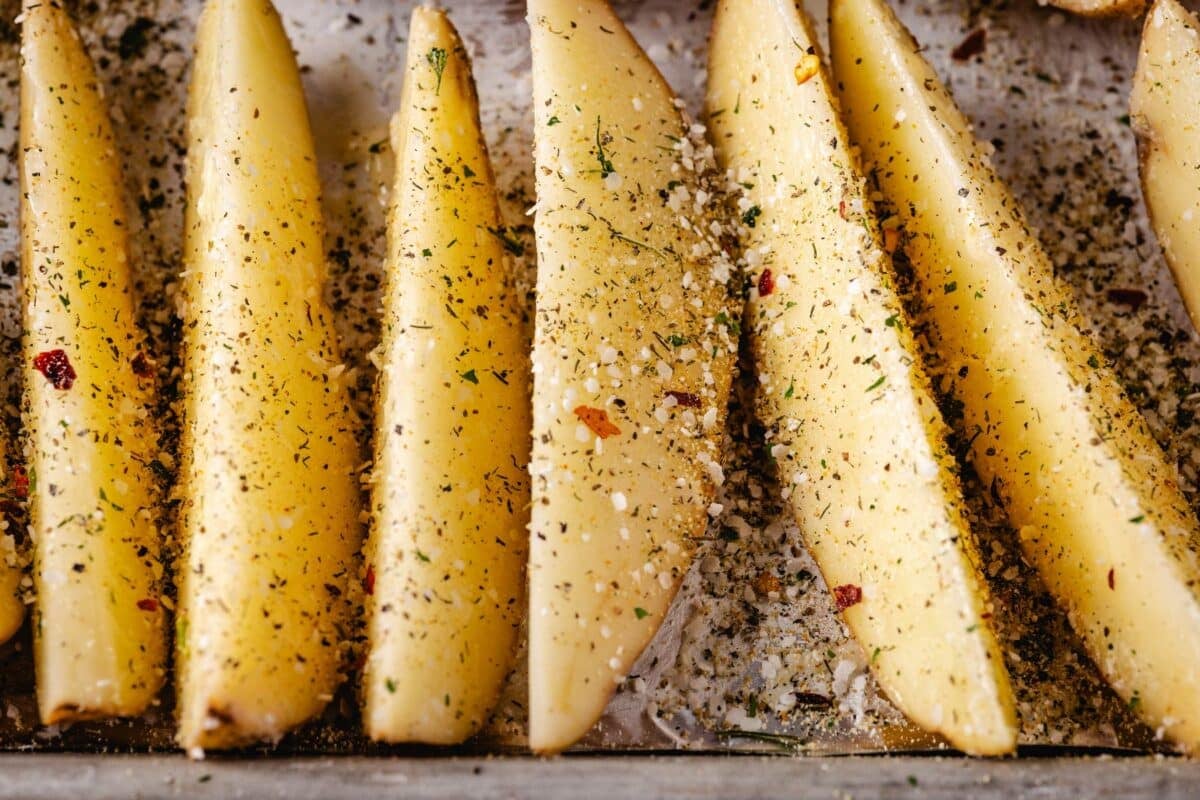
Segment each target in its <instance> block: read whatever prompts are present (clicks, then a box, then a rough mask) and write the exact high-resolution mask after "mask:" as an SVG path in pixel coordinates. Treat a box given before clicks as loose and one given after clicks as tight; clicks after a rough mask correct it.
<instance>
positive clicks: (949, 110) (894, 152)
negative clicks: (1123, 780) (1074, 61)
mask: <svg viewBox="0 0 1200 800" xmlns="http://www.w3.org/2000/svg"><path fill="white" fill-rule="evenodd" d="M831 17H832V25H831V40H832V43H833V47H832V50H833V52H832V55H833V67H834V75H835V76H836V80H837V82H838V87H839V90H840V94H841V100H842V102H843V104H844V108H845V112H846V120H847V125H848V127H849V130H850V134H851V138H852V139H853V141H854V143H855V144H856V145H858V146H860V147H861V148H862V152H863V156H864V159H865V162H866V164H867V165H868V166H869V168H870V169H871V170H872V172H873V175H874V178H875V180H876V181H877V182H878V184H879V187H880V189H881V190H882V192H883V194H884V196H885V197H886V198H887V199H888V201H889V202H890V203H891V204H892V205H893V206H894V207H895V208H896V209H897V212H898V216H899V222H900V223H901V225H902V226H903V240H904V247H905V251H906V253H907V255H908V258H909V260H910V261H911V263H912V266H913V269H914V271H915V275H916V278H917V283H918V291H917V302H918V303H920V304H921V305H922V306H923V308H924V313H925V315H926V316H927V318H928V320H929V321H930V322H931V323H932V330H931V337H930V338H931V345H932V347H933V349H934V350H935V352H936V353H937V354H938V357H939V359H940V360H941V361H942V362H943V365H944V370H945V374H946V375H947V376H948V377H949V376H953V380H952V383H951V385H950V386H949V388H950V390H951V392H952V394H953V395H954V397H955V398H957V399H958V400H959V401H960V402H961V403H962V406H963V415H964V416H963V422H962V425H963V429H964V430H965V431H966V432H967V434H968V436H969V437H970V438H971V442H972V444H971V448H970V453H969V457H970V458H971V460H972V462H973V464H974V465H975V468H976V469H977V470H978V472H979V474H980V476H981V478H982V479H983V482H984V484H985V485H989V486H991V487H992V491H993V493H994V494H995V495H996V496H997V497H998V498H999V499H1000V500H1001V501H1002V502H1003V504H1004V506H1005V508H1006V510H1007V512H1008V515H1009V519H1010V520H1011V522H1012V523H1013V525H1014V526H1015V527H1016V528H1017V529H1018V531H1019V534H1020V538H1021V544H1022V547H1023V549H1024V552H1025V556H1026V558H1027V559H1028V560H1029V561H1030V562H1031V563H1032V564H1033V565H1034V566H1036V567H1037V569H1038V571H1039V572H1040V573H1041V575H1042V577H1043V579H1044V580H1045V582H1046V585H1047V587H1048V588H1049V589H1050V591H1051V592H1052V593H1053V594H1054V595H1055V596H1056V598H1057V599H1058V601H1059V602H1060V603H1061V604H1062V605H1063V607H1064V608H1065V609H1066V610H1067V613H1068V615H1069V617H1070V619H1071V622H1072V624H1073V625H1074V627H1075V628H1076V630H1077V631H1078V632H1079V634H1080V635H1081V637H1082V638H1083V640H1084V643H1085V645H1086V647H1087V649H1088V651H1089V652H1090V654H1091V656H1092V658H1093V659H1094V660H1095V662H1096V664H1097V665H1098V666H1099V668H1100V670H1101V671H1102V672H1103V673H1104V675H1105V677H1106V678H1107V679H1108V680H1109V682H1110V683H1111V684H1112V686H1113V688H1114V689H1115V690H1116V691H1117V692H1118V693H1119V694H1120V695H1121V696H1122V697H1123V698H1124V699H1125V700H1126V701H1127V702H1128V704H1129V706H1130V707H1131V708H1132V709H1133V710H1135V711H1137V712H1138V713H1139V715H1140V716H1141V717H1142V718H1143V719H1144V720H1146V721H1147V722H1148V723H1149V724H1150V725H1151V727H1153V728H1161V730H1162V731H1163V732H1164V733H1165V735H1166V736H1168V737H1170V738H1172V739H1174V740H1176V741H1178V742H1179V743H1180V744H1182V745H1183V746H1184V747H1187V748H1189V749H1190V748H1194V747H1195V746H1196V745H1197V744H1200V600H1198V598H1197V596H1196V587H1197V586H1198V585H1200V558H1198V556H1197V551H1198V549H1200V539H1198V536H1197V527H1196V520H1195V518H1194V517H1193V515H1192V513H1191V511H1190V509H1189V508H1188V505H1187V503H1186V501H1185V500H1184V498H1183V496H1182V495H1181V493H1180V491H1179V487H1178V484H1177V476H1176V473H1175V469H1174V467H1173V466H1172V465H1171V464H1169V463H1168V462H1167V461H1166V459H1165V458H1164V456H1163V453H1162V450H1161V449H1160V448H1159V447H1158V445H1157V443H1156V442H1155V441H1154V440H1153V438H1152V437H1151V436H1150V433H1149V431H1148V429H1147V427H1146V423H1145V421H1144V420H1143V419H1142V417H1141V416H1140V415H1139V414H1138V412H1137V410H1136V409H1135V408H1134V407H1133V405H1132V404H1131V403H1130V402H1129V401H1128V399H1126V398H1125V396H1124V395H1123V394H1122V391H1121V387H1120V384H1119V383H1118V381H1117V379H1116V376H1115V375H1114V373H1113V372H1112V371H1111V370H1110V369H1109V368H1108V367H1107V366H1106V365H1105V363H1104V360H1103V355H1102V354H1101V353H1100V351H1099V348H1098V347H1096V345H1095V344H1094V343H1093V342H1092V341H1091V340H1090V339H1089V338H1088V337H1087V336H1086V335H1085V334H1083V333H1082V332H1081V330H1080V327H1079V326H1080V325H1081V324H1084V323H1085V321H1084V320H1082V319H1080V317H1079V315H1078V312H1077V311H1076V310H1075V309H1074V307H1073V304H1072V303H1071V301H1070V299H1069V298H1068V296H1067V295H1066V293H1065V292H1064V291H1063V289H1062V288H1061V287H1060V286H1059V285H1058V284H1057V283H1056V281H1055V278H1054V276H1053V268H1052V265H1051V263H1050V261H1049V259H1048V258H1047V257H1046V254H1045V252H1044V251H1043V250H1042V248H1041V245H1040V244H1039V243H1038V242H1037V240H1036V238H1035V237H1034V236H1033V234H1032V233H1031V232H1030V230H1029V227H1028V225H1027V223H1026V221H1025V219H1024V217H1023V216H1022V214H1021V212H1020V210H1019V209H1018V208H1017V206H1016V203H1015V201H1014V199H1013V197H1012V195H1011V194H1010V193H1009V191H1008V189H1007V188H1006V187H1005V186H1004V184H1003V183H1002V182H1001V180H1000V179H999V178H998V177H997V176H996V174H995V172H994V171H993V170H992V168H991V165H990V164H989V162H988V159H987V156H986V155H985V154H984V152H983V149H982V147H981V146H980V144H979V143H978V142H977V141H976V140H975V139H974V137H973V135H972V134H971V131H970V128H969V125H968V123H967V121H966V119H965V118H964V116H963V114H962V113H961V112H960V111H959V110H958V108H957V107H956V106H955V104H954V101H953V100H952V99H951V97H950V95H949V94H948V93H947V91H946V89H945V88H944V87H943V85H942V84H941V82H940V81H939V80H938V78H937V75H936V74H935V73H934V71H933V69H932V68H931V67H930V66H929V64H928V63H927V62H925V60H924V59H923V58H922V56H921V55H920V51H919V50H918V48H917V45H916V43H915V42H914V41H913V39H912V37H911V36H910V35H909V34H908V32H907V31H906V30H904V28H903V26H902V25H901V24H900V23H899V21H898V20H897V19H896V17H895V16H894V15H893V13H892V12H891V10H890V9H889V8H888V7H887V6H886V5H885V4H884V2H883V0H834V2H833V5H832V8H831Z"/></svg>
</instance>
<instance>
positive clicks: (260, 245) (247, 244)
mask: <svg viewBox="0 0 1200 800" xmlns="http://www.w3.org/2000/svg"><path fill="white" fill-rule="evenodd" d="M188 115H189V148H188V171H187V187H188V199H187V217H186V221H185V231H184V236H185V243H184V251H185V261H186V263H185V268H186V278H185V282H184V299H183V308H182V316H183V321H184V331H185V335H184V376H183V383H184V386H185V401H184V402H185V407H184V420H183V422H184V425H183V441H182V456H183V457H182V466H181V475H180V480H181V484H182V496H183V497H184V505H183V508H182V529H183V538H184V546H185V548H186V550H185V553H184V555H183V558H182V561H181V563H180V564H179V566H178V568H177V574H178V576H179V580H180V594H179V597H180V609H179V621H178V625H177V629H176V646H177V656H176V663H177V664H178V666H179V672H178V680H179V686H178V697H179V712H178V713H179V742H180V744H181V745H183V746H184V747H186V748H188V749H189V750H190V751H193V752H196V751H197V749H203V748H221V747H233V746H238V745H243V744H247V743H251V742H258V741H275V740H277V739H279V738H280V737H281V736H282V735H283V734H284V733H285V732H287V731H288V730H290V729H291V728H294V727H295V726H297V725H299V724H300V723H302V722H304V721H306V720H308V719H310V718H312V717H313V716H315V715H317V714H319V713H320V711H321V709H322V708H324V706H325V705H326V704H327V703H328V701H329V700H330V699H331V697H332V693H333V691H334V689H335V688H336V686H337V685H338V684H339V682H340V681H341V680H342V667H343V664H344V662H345V661H346V660H348V659H347V656H348V652H347V646H346V641H347V639H348V638H349V636H350V631H349V626H350V624H351V620H350V607H351V597H352V595H351V591H350V590H351V581H350V578H351V576H352V575H353V573H354V557H355V554H356V552H357V550H358V547H359V544H360V540H361V535H360V529H359V521H358V516H359V510H360V506H359V502H360V497H359V489H358V480H357V476H356V474H355V468H356V464H357V462H358V460H359V453H358V449H357V447H356V445H355V435H354V431H353V427H354V424H355V422H354V419H353V418H352V415H351V413H350V409H349V407H348V405H347V394H346V390H345V387H344V386H343V383H342V380H343V378H342V373H343V367H342V365H341V357H340V354H339V351H338V345H337V342H336V340H335V333H334V327H333V321H332V316H331V313H330V311H329V309H328V308H327V306H326V304H325V302H324V300H323V297H322V285H323V283H324V281H325V263H324V246H323V241H322V237H323V223H322V219H321V204H320V183H319V181H318V177H317V164H316V157H315V155H314V152H313V141H312V135H311V132H310V129H309V122H308V114H307V110H306V107H305V100H304V93H303V89H302V87H301V83H300V76H299V71H298V69H297V65H296V60H295V56H294V55H293V53H292V48H291V44H290V43H289V42H288V38H287V35H286V34H285V33H284V30H283V26H282V23H281V22H280V19H279V16H278V14H277V13H276V12H275V9H274V8H273V7H272V6H271V4H270V3H269V2H268V0H210V2H209V3H208V5H207V6H206V8H205V9H204V12H203V15H202V17H201V19H200V23H199V29H198V32H197V47H196V60H195V66H194V71H193V77H192V85H191V97H190V106H189V109H188Z"/></svg>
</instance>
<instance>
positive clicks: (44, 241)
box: [5, 3, 166, 723]
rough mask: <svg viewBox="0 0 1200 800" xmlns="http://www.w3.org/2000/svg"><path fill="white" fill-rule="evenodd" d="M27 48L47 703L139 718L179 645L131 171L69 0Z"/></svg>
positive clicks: (31, 401)
mask: <svg viewBox="0 0 1200 800" xmlns="http://www.w3.org/2000/svg"><path fill="white" fill-rule="evenodd" d="M21 54H22V67H21V132H20V135H21V141H20V151H21V186H22V207H21V227H22V284H23V299H24V315H25V318H24V329H25V338H24V344H23V351H22V361H23V363H22V369H23V372H24V380H25V402H24V408H23V411H24V420H25V426H26V430H27V436H28V438H27V442H26V451H27V459H26V464H27V470H28V475H29V482H30V489H31V495H30V496H31V503H30V533H31V536H32V539H33V543H34V583H35V587H36V590H37V605H36V608H35V612H34V636H35V644H34V653H35V661H36V667H37V695H38V709H39V713H40V715H41V718H42V721H43V722H45V723H55V722H66V721H71V720H78V719H91V718H99V717H111V716H129V715H135V714H138V713H140V712H142V711H143V710H144V709H145V708H146V706H147V705H148V704H149V703H150V702H151V700H152V699H153V698H154V697H155V695H156V694H157V693H158V690H159V687H160V686H161V685H162V682H163V678H164V674H165V671H164V670H165V663H164V662H165V656H166V644H165V638H164V630H163V629H164V613H165V612H164V610H163V607H162V605H161V603H160V602H159V592H160V586H159V579H160V578H161V576H162V566H161V564H160V563H159V561H158V557H159V547H160V535H159V532H158V530H157V528H156V513H157V512H156V509H155V502H156V495H157V493H156V492H155V491H154V478H153V475H152V473H151V472H150V469H149V466H148V465H149V463H150V461H152V460H153V459H154V458H155V456H156V453H157V432H156V430H155V425H154V422H153V419H152V418H151V416H150V412H149V405H150V402H151V399H152V389H153V383H154V380H153V376H147V377H143V376H139V374H138V373H139V372H143V373H144V372H145V371H146V370H145V369H143V368H141V367H140V366H139V365H144V364H146V363H148V362H146V361H139V355H141V356H142V358H146V356H145V355H144V354H142V345H143V341H142V339H143V337H142V335H141V334H140V333H139V331H138V328H137V325H136V322H135V315H134V297H133V289H132V282H131V278H130V270H129V250H128V242H127V237H126V227H125V225H126V223H125V209H124V205H123V203H124V200H123V187H122V183H121V177H120V167H119V164H118V160H117V158H118V157H117V153H116V145H115V143H114V141H113V134H112V128H111V125H110V123H109V119H108V113H107V111H106V110H105V107H104V104H103V101H102V100H101V97H100V94H99V88H98V86H97V83H96V75H95V72H94V70H93V67H92V63H91V61H90V60H89V59H88V56H87V53H86V52H85V51H84V49H83V44H82V42H81V41H80V40H79V36H78V34H77V33H76V32H75V30H74V29H73V27H72V25H71V22H70V20H69V19H68V17H67V15H66V12H65V11H63V10H62V9H61V8H60V7H59V6H58V5H57V4H50V3H42V4H39V5H36V6H30V7H29V8H28V9H27V10H26V11H25V14H24V17H23V24H22V43H21ZM39 367H40V369H39ZM6 583H7V581H6ZM5 596H7V594H5Z"/></svg>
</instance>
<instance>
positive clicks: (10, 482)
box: [0, 436, 25, 644]
mask: <svg viewBox="0 0 1200 800" xmlns="http://www.w3.org/2000/svg"><path fill="white" fill-rule="evenodd" d="M8 450H9V445H8V440H7V437H4V436H0V487H3V488H2V489H0V497H4V498H6V499H7V500H8V501H9V502H19V501H20V500H21V494H22V493H23V490H18V489H17V488H16V480H17V478H16V472H15V470H10V469H9V466H8ZM20 555H21V554H20V553H19V552H18V551H17V544H16V538H15V537H14V536H13V531H12V529H11V527H9V528H6V529H5V532H3V533H0V644H3V643H4V642H7V641H8V640H9V639H11V638H12V637H13V634H15V633H16V632H17V631H18V630H19V629H20V627H21V623H22V622H24V621H25V601H24V599H23V598H22V596H21V582H22V580H23V579H24V577H25V574H24V570H23V569H22V567H21V557H20Z"/></svg>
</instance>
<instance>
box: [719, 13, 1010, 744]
mask: <svg viewBox="0 0 1200 800" xmlns="http://www.w3.org/2000/svg"><path fill="white" fill-rule="evenodd" d="M816 41H817V40H816V37H815V35H814V33H813V30H812V26H811V25H810V23H809V21H808V19H807V18H806V17H805V16H804V15H803V12H800V11H798V10H797V7H796V6H795V4H794V3H793V2H792V0H723V1H722V2H721V3H720V4H719V5H718V6H717V11H716V18H715V20H714V22H713V33H712V37H711V39H710V48H711V52H710V56H709V79H708V109H709V114H710V117H711V119H712V122H711V128H712V130H711V132H712V137H713V142H714V144H715V146H716V150H717V155H718V159H719V161H720V162H721V164H722V165H723V166H726V167H728V168H730V169H732V170H733V172H734V174H735V176H736V179H737V181H738V182H739V183H741V184H742V185H743V186H744V187H747V188H746V191H745V199H744V201H743V202H742V205H741V208H740V211H741V213H742V218H743V220H745V221H746V224H747V226H748V227H747V229H746V231H745V237H744V239H743V246H744V247H745V248H746V253H747V255H748V256H749V259H750V264H751V265H752V268H751V269H752V272H751V274H750V275H749V278H750V284H751V286H752V289H751V291H750V304H749V312H748V315H747V319H746V324H747V327H748V328H749V330H750V334H751V337H752V339H753V342H754V350H755V364H756V366H757V368H758V371H759V417H760V419H761V420H762V422H763V424H764V425H766V426H767V428H768V430H769V432H770V433H769V440H768V441H769V443H770V445H771V448H772V453H773V454H774V455H775V458H776V462H777V465H778V469H779V473H780V477H781V479H782V482H783V484H784V485H785V486H790V487H792V491H791V495H790V502H791V506H792V509H793V511H794V513H795V515H796V519H797V521H798V522H799V524H800V529H801V531H802V532H803V533H804V537H805V541H806V543H807V545H808V547H809V549H810V550H811V551H812V553H813V555H814V556H815V557H816V559H817V563H818V564H819V565H820V567H821V571H822V573H823V574H824V576H825V582H826V584H827V585H828V586H829V587H830V588H831V589H832V590H833V593H834V596H835V599H836V600H837V605H838V606H839V608H842V613H843V615H844V617H845V619H846V622H847V623H848V624H849V626H850V628H851V630H852V631H853V632H854V635H855V637H856V638H857V639H858V641H859V643H860V644H861V645H862V647H863V650H864V652H865V654H866V655H867V658H868V659H869V663H870V665H871V668H872V669H873V670H874V672H875V675H876V676H877V678H878V680H879V683H880V685H881V686H882V687H883V688H884V690H885V691H886V692H887V694H888V696H889V697H890V698H891V699H892V700H893V702H895V703H896V705H897V706H899V707H900V708H901V709H902V710H903V711H904V712H905V713H906V714H907V715H908V716H909V717H910V718H911V719H913V720H914V721H915V722H917V723H918V724H920V725H922V726H923V727H925V728H927V729H929V730H932V731H936V732H938V733H941V734H943V735H944V736H946V738H947V739H949V741H950V742H951V743H953V744H954V745H955V746H957V747H960V748H962V749H963V750H966V751H968V752H972V753H989V754H995V753H1006V752H1010V751H1011V750H1012V749H1013V748H1014V747H1015V745H1016V711H1015V709H1014V707H1013V698H1012V692H1011V689H1010V687H1009V682H1008V676H1007V674H1006V671H1005V668H1004V659H1003V656H1002V655H1001V652H1000V649H999V647H998V646H997V644H996V639H995V636H994V635H993V633H992V631H991V627H990V623H989V622H988V621H987V618H988V617H989V616H990V612H991V605H990V602H989V600H988V597H987V592H986V584H985V583H984V582H983V579H982V578H981V576H980V575H979V572H978V568H977V566H976V562H977V556H976V554H975V552H974V547H973V542H972V539H971V532H970V530H969V528H968V526H967V523H966V520H965V518H964V515H963V510H962V493H961V489H960V487H959V485H958V479H957V478H956V477H955V475H954V474H953V472H952V469H953V468H954V459H953V456H952V455H951V454H950V453H949V452H948V451H947V448H946V444H945V435H946V428H945V425H944V423H943V422H942V418H941V415H940V414H939V413H938V409H937V405H936V403H935V402H934V399H933V395H932V394H931V392H930V390H929V383H928V379H927V377H926V375H925V372H924V369H923V368H922V365H921V359H920V354H919V353H918V351H917V349H916V347H915V345H914V343H913V340H912V337H911V335H910V333H909V327H908V323H907V321H906V319H905V317H904V315H903V313H902V312H901V309H900V303H899V300H898V299H897V297H896V292H895V289H894V287H893V283H892V272H891V268H892V265H891V259H890V258H889V256H888V254H887V253H886V252H885V250H884V242H883V241H882V240H881V238H880V234H879V227H878V223H877V221H876V219H875V216H874V212H873V209H872V208H871V207H870V203H869V201H868V200H867V198H866V195H865V192H864V186H863V180H862V178H861V176H860V175H859V173H858V169H857V165H856V164H855V163H854V159H853V158H852V156H851V154H850V152H849V147H848V143H847V137H846V131H845V128H844V126H843V124H842V122H841V120H840V119H839V117H838V113H837V111H836V108H835V103H834V101H833V100H832V98H831V95H830V91H831V88H830V85H829V82H828V78H827V76H826V72H825V69H824V67H823V66H822V64H821V59H820V54H819V52H818V51H817V45H816ZM895 235H896V231H895V230H894V229H889V230H888V231H886V232H885V236H886V237H887V238H888V240H889V241H894V238H895Z"/></svg>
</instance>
